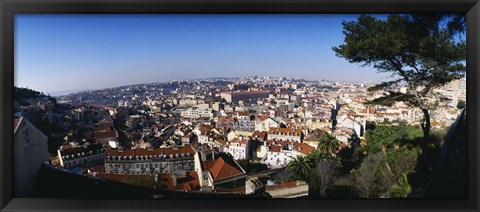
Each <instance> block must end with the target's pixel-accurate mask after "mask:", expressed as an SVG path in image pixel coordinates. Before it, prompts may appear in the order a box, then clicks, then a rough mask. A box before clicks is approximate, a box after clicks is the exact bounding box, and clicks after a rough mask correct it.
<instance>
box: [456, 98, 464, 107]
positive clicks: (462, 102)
mask: <svg viewBox="0 0 480 212" xmlns="http://www.w3.org/2000/svg"><path fill="white" fill-rule="evenodd" d="M457 108H458V109H463V108H465V102H464V101H462V100H460V101H458V103H457Z"/></svg>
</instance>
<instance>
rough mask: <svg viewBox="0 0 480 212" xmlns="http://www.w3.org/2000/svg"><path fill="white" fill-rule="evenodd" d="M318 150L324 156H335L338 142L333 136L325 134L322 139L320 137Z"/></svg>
mask: <svg viewBox="0 0 480 212" xmlns="http://www.w3.org/2000/svg"><path fill="white" fill-rule="evenodd" d="M318 149H319V150H320V151H322V152H323V153H324V154H329V155H335V154H336V153H337V152H338V149H339V147H338V141H337V139H336V138H335V136H333V135H331V134H330V133H328V132H325V133H324V134H323V135H322V137H320V142H319V144H318Z"/></svg>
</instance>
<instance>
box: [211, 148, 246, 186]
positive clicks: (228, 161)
mask: <svg viewBox="0 0 480 212" xmlns="http://www.w3.org/2000/svg"><path fill="white" fill-rule="evenodd" d="M219 156H220V157H219V158H218V159H217V160H216V161H215V163H214V164H213V166H212V168H210V174H212V177H213V178H214V179H215V180H218V179H224V178H229V177H234V176H237V175H241V174H244V172H243V171H242V170H241V169H240V167H238V165H237V164H236V163H235V161H234V160H233V159H232V158H227V157H228V156H227V155H226V154H220V155H219Z"/></svg>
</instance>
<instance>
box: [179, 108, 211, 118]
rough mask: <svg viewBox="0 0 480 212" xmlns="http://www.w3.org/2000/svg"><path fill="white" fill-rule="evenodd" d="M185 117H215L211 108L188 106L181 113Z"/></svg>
mask: <svg viewBox="0 0 480 212" xmlns="http://www.w3.org/2000/svg"><path fill="white" fill-rule="evenodd" d="M180 116H182V117H185V118H191V119H195V118H213V113H212V110H211V109H209V108H188V109H187V110H184V111H182V112H181V113H180Z"/></svg>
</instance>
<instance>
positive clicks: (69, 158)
mask: <svg viewBox="0 0 480 212" xmlns="http://www.w3.org/2000/svg"><path fill="white" fill-rule="evenodd" d="M57 153H58V158H59V160H60V166H62V167H65V168H72V167H77V166H84V165H88V164H102V163H104V162H105V154H106V151H105V149H104V148H103V146H102V144H92V145H88V144H86V145H83V146H79V147H70V148H64V146H60V148H59V149H58V150H57Z"/></svg>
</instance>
